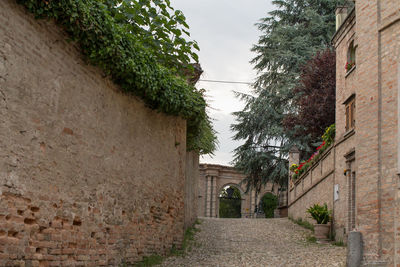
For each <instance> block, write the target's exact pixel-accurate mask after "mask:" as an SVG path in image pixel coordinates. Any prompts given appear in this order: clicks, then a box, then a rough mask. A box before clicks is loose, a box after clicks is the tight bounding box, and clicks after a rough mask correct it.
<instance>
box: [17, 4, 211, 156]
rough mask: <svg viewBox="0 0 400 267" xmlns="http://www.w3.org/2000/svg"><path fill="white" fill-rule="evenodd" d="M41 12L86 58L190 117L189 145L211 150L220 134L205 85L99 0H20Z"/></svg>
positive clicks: (156, 104) (153, 103) (156, 103)
mask: <svg viewBox="0 0 400 267" xmlns="http://www.w3.org/2000/svg"><path fill="white" fill-rule="evenodd" d="M17 2H18V3H20V4H22V5H24V6H25V7H26V8H27V9H28V10H29V11H30V12H32V13H33V14H34V15H35V16H36V17H37V18H50V19H54V20H55V21H56V22H57V23H58V24H60V25H62V27H63V28H64V29H65V30H66V31H67V33H68V34H69V35H70V38H71V39H72V40H73V41H76V42H77V43H78V44H79V45H80V47H81V50H82V53H83V54H84V55H85V56H86V57H87V59H88V61H89V62H90V63H91V64H93V65H96V66H99V67H100V68H101V69H102V70H103V71H104V72H105V74H106V75H109V76H110V77H111V78H112V79H113V81H114V82H115V83H116V84H118V85H119V86H120V88H121V89H122V90H123V91H124V92H126V93H133V94H135V95H137V96H139V97H140V98H142V99H143V101H144V102H145V104H146V105H147V106H148V107H150V108H152V109H156V110H159V111H161V112H164V113H166V114H170V115H175V116H181V117H183V118H184V119H186V120H187V125H188V127H187V131H188V132H187V149H188V150H194V151H197V152H199V153H200V154H208V153H212V152H213V151H214V150H215V148H216V142H217V140H216V136H215V132H214V130H213V129H212V126H211V121H210V119H209V117H208V115H207V113H206V106H207V104H206V101H205V99H204V96H203V93H204V92H203V90H197V89H196V88H194V87H193V86H190V85H189V84H188V83H187V82H186V81H185V80H184V79H182V78H180V77H178V76H177V75H176V73H175V72H174V71H171V70H170V69H168V68H166V67H164V66H163V65H161V64H160V63H159V62H158V60H157V57H156V56H155V55H154V54H153V53H152V52H151V51H150V50H149V49H147V48H145V47H144V46H143V44H142V43H141V42H140V39H139V38H137V36H136V35H134V34H131V33H130V32H129V31H127V30H126V27H124V26H123V25H121V23H117V22H116V21H115V19H114V18H113V16H111V13H110V10H109V8H108V7H107V5H105V4H104V3H102V2H101V1H96V0H59V1H52V0H17Z"/></svg>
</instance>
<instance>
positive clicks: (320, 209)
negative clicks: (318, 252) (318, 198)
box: [307, 203, 332, 240]
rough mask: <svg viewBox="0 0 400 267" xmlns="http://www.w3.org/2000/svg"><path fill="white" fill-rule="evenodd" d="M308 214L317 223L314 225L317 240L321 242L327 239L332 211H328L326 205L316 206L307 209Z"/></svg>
mask: <svg viewBox="0 0 400 267" xmlns="http://www.w3.org/2000/svg"><path fill="white" fill-rule="evenodd" d="M307 212H308V213H310V215H311V218H313V219H314V220H316V221H317V223H316V224H314V234H315V238H316V239H319V240H322V239H327V238H328V235H329V228H330V224H328V223H329V221H330V220H331V213H332V211H330V210H328V206H327V205H326V203H325V204H324V205H323V206H321V205H319V204H314V206H311V207H310V208H308V209H307Z"/></svg>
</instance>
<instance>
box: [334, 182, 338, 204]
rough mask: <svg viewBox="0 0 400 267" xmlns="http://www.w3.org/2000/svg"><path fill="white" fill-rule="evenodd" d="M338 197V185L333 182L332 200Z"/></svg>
mask: <svg viewBox="0 0 400 267" xmlns="http://www.w3.org/2000/svg"><path fill="white" fill-rule="evenodd" d="M338 199H339V185H338V184H335V189H334V191H333V200H334V201H336V200H338Z"/></svg>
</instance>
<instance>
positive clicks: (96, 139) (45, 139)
mask: <svg viewBox="0 0 400 267" xmlns="http://www.w3.org/2000/svg"><path fill="white" fill-rule="evenodd" d="M66 39H67V36H66V35H65V34H64V33H63V31H62V30H61V29H60V27H59V26H56V25H54V23H53V22H51V21H44V20H36V19H35V18H34V17H33V16H32V15H30V14H28V13H27V12H26V11H25V10H24V8H23V7H21V6H19V5H17V4H16V1H14V0H3V1H1V2H0V266H7V265H12V266H14V265H21V266H23V265H25V266H102V265H111V266H118V265H119V264H120V263H121V262H123V261H125V262H128V263H132V262H136V261H138V260H141V259H142V257H143V256H144V255H149V254H152V253H161V254H164V253H166V252H168V251H169V250H170V249H171V247H172V246H173V245H174V244H175V245H177V246H179V244H180V243H181V239H182V237H183V230H184V184H185V164H186V163H185V158H186V147H185V143H186V124H185V121H184V120H182V119H180V118H177V117H173V116H167V115H164V114H162V113H159V112H156V111H153V110H150V109H148V108H146V107H145V106H144V105H143V103H142V102H141V101H140V100H138V99H137V98H135V97H133V96H129V95H125V94H122V93H120V92H119V91H118V88H117V87H116V86H114V84H113V83H112V82H111V81H110V80H108V79H107V78H105V77H103V75H102V73H101V71H100V70H98V69H97V68H95V67H91V66H89V65H87V64H86V63H85V61H84V60H83V58H82V56H81V54H80V52H79V49H77V48H76V47H75V46H74V44H73V43H68V42H67V40H66Z"/></svg>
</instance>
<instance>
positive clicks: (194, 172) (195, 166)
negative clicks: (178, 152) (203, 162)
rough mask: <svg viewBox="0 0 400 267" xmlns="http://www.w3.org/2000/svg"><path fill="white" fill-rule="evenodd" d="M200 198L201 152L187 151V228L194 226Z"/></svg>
mask: <svg viewBox="0 0 400 267" xmlns="http://www.w3.org/2000/svg"><path fill="white" fill-rule="evenodd" d="M198 198H199V154H197V153H195V152H187V153H186V180H185V229H187V228H188V227H189V226H192V225H193V224H194V222H195V221H196V219H197V204H198Z"/></svg>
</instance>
